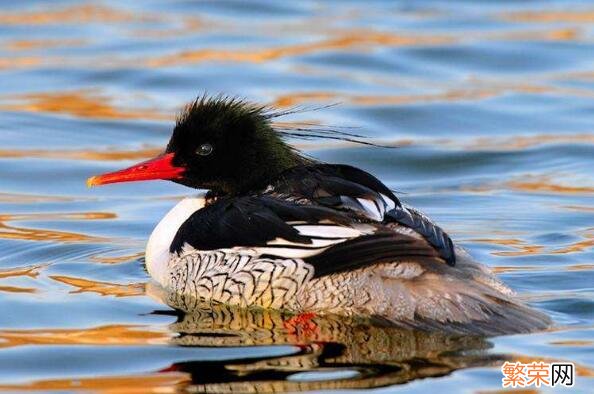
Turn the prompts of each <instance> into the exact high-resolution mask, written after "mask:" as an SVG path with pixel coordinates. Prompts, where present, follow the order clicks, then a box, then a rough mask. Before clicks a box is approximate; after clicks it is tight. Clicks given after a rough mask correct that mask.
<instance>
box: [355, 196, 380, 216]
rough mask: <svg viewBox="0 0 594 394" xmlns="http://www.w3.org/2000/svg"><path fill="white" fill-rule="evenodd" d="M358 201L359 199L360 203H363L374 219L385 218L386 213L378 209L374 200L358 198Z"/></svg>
mask: <svg viewBox="0 0 594 394" xmlns="http://www.w3.org/2000/svg"><path fill="white" fill-rule="evenodd" d="M357 201H359V203H360V204H361V205H363V208H364V209H365V211H366V212H367V213H368V214H369V215H370V216H371V218H372V219H375V220H377V221H381V220H382V219H383V218H384V213H383V212H381V211H379V210H378V209H377V206H376V205H375V204H374V202H373V201H369V200H366V199H364V198H358V199H357ZM382 205H383V204H382Z"/></svg>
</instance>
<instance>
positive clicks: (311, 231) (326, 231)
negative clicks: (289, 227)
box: [293, 224, 362, 238]
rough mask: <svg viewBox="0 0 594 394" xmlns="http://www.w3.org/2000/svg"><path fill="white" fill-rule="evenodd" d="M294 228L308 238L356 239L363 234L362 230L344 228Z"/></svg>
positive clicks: (323, 226) (313, 225) (327, 226)
mask: <svg viewBox="0 0 594 394" xmlns="http://www.w3.org/2000/svg"><path fill="white" fill-rule="evenodd" d="M293 227H294V228H295V230H297V231H299V234H301V235H305V236H306V237H332V238H355V237H358V236H360V235H361V234H362V233H361V230H358V229H356V228H352V227H344V226H332V225H316V224H306V225H298V226H293Z"/></svg>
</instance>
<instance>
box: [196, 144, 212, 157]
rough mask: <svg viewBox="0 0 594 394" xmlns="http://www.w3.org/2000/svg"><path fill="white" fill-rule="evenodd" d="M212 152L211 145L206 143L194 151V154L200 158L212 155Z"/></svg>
mask: <svg viewBox="0 0 594 394" xmlns="http://www.w3.org/2000/svg"><path fill="white" fill-rule="evenodd" d="M212 150H213V148H212V145H211V144H209V143H208V142H207V143H205V144H202V145H200V146H199V147H198V149H196V154H197V155H200V156H208V155H210V154H211V153H212Z"/></svg>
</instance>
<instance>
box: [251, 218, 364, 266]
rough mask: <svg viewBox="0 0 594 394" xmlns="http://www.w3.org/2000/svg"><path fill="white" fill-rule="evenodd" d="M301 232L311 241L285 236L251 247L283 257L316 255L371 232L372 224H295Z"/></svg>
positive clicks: (294, 226)
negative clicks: (301, 240)
mask: <svg viewBox="0 0 594 394" xmlns="http://www.w3.org/2000/svg"><path fill="white" fill-rule="evenodd" d="M293 228H295V229H296V230H297V231H299V234H301V235H303V236H306V237H308V238H310V239H311V243H300V242H291V241H287V240H286V239H283V238H276V239H274V240H272V241H269V242H267V244H266V246H261V247H254V248H250V249H251V250H253V251H254V252H255V254H257V255H272V256H279V257H282V258H291V259H303V258H306V257H311V256H315V255H316V254H318V253H322V252H324V251H325V250H326V249H328V248H330V247H332V246H334V245H337V244H340V243H342V242H345V241H348V240H349V239H353V238H357V237H360V236H362V235H365V234H369V233H370V232H371V230H372V227H371V226H366V225H361V226H359V227H357V228H353V227H345V226H340V225H336V224H302V223H299V224H295V225H293Z"/></svg>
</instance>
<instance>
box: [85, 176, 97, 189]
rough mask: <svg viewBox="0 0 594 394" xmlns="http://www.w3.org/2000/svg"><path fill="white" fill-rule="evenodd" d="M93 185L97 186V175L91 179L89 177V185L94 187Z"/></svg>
mask: <svg viewBox="0 0 594 394" xmlns="http://www.w3.org/2000/svg"><path fill="white" fill-rule="evenodd" d="M93 186H97V177H96V176H92V177H90V178H89V179H87V187H93Z"/></svg>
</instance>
